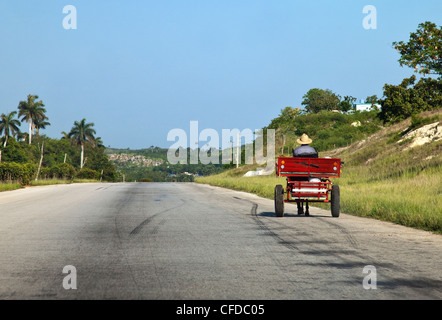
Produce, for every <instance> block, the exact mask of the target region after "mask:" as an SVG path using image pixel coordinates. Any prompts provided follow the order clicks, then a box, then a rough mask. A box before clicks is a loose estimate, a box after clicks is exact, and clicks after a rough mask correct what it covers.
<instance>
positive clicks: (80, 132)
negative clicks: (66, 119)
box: [69, 118, 96, 169]
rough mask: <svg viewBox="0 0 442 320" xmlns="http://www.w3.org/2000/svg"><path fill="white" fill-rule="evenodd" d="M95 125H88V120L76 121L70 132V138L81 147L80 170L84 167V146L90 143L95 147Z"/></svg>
mask: <svg viewBox="0 0 442 320" xmlns="http://www.w3.org/2000/svg"><path fill="white" fill-rule="evenodd" d="M94 125H95V124H94V123H92V122H91V123H86V119H84V118H83V120H81V121H80V122H78V121H75V122H74V126H73V127H72V129H71V131H70V132H69V138H70V139H73V140H74V141H75V142H76V143H77V144H78V145H80V146H81V156H80V169H82V168H83V166H84V161H83V159H84V144H85V143H86V141H89V142H90V143H91V144H92V145H95V136H94V135H95V134H96V132H95V130H94V129H93V128H92V127H93V126H94Z"/></svg>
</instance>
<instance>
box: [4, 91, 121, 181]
mask: <svg viewBox="0 0 442 320" xmlns="http://www.w3.org/2000/svg"><path fill="white" fill-rule="evenodd" d="M37 99H38V96H37V95H28V97H27V99H26V100H24V101H20V102H19V105H18V111H12V112H9V113H6V114H5V113H3V114H2V115H1V117H0V135H2V136H1V146H0V181H9V182H12V181H17V182H20V183H21V184H23V185H27V184H29V183H30V181H31V180H33V179H35V180H38V179H54V178H55V179H66V180H72V179H74V178H81V179H97V180H98V179H99V180H105V181H117V180H118V178H119V176H118V172H117V170H116V168H115V166H114V165H113V164H112V163H111V162H110V161H109V160H108V157H107V156H106V154H105V148H104V146H103V143H102V141H101V138H100V137H96V132H95V130H94V128H93V127H94V123H88V122H87V121H86V119H82V120H81V121H75V122H74V125H73V127H72V129H71V130H70V131H69V133H66V132H62V133H61V138H60V139H52V138H49V137H47V136H45V135H41V134H40V130H42V129H45V128H46V127H47V126H49V125H50V123H49V122H48V120H49V119H48V117H47V116H46V109H45V108H44V104H43V102H42V101H41V100H40V101H37ZM16 117H17V118H16ZM21 122H26V123H27V125H28V130H29V131H28V132H22V131H21V130H20V126H21Z"/></svg>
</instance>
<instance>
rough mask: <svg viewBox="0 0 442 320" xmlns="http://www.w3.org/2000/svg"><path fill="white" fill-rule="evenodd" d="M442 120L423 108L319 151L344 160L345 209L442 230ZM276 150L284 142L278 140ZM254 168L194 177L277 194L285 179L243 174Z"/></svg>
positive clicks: (438, 114)
mask: <svg viewBox="0 0 442 320" xmlns="http://www.w3.org/2000/svg"><path fill="white" fill-rule="evenodd" d="M441 118H442V109H438V110H434V111H431V112H424V113H421V114H420V115H418V116H413V117H412V118H408V119H406V120H404V121H402V122H399V123H397V124H394V125H390V126H385V127H379V129H378V130H377V131H376V132H375V133H373V134H371V135H368V136H366V137H365V138H363V139H361V140H358V141H354V142H353V143H349V144H348V145H345V146H342V147H340V148H336V149H331V150H328V151H322V152H320V157H324V156H332V157H339V158H341V159H342V160H343V161H344V162H345V165H344V168H343V174H342V176H341V178H339V179H335V181H334V183H336V184H339V185H340V187H341V210H342V211H343V212H345V213H349V214H354V215H359V216H367V217H372V218H376V219H381V220H386V221H391V222H395V223H399V224H403V225H407V226H411V227H416V228H421V229H425V230H430V231H434V232H438V233H442V209H441V208H442V196H441V192H442V126H441ZM286 146H287V145H286ZM278 148H279V149H282V145H281V144H277V150H278ZM255 167H256V166H255ZM255 167H253V166H249V167H243V168H240V169H234V170H230V171H228V172H225V173H222V174H220V175H217V176H212V177H205V178H198V179H197V180H196V181H197V182H200V183H209V184H213V185H218V186H223V187H228V188H233V189H238V190H244V191H248V192H253V193H256V194H259V195H261V196H264V197H268V198H273V189H274V186H275V185H276V184H277V183H281V182H282V183H284V181H285V180H284V179H282V178H278V177H276V176H275V175H272V176H257V177H249V178H247V177H243V174H244V173H245V172H246V171H247V170H252V169H254V168H255ZM326 207H327V208H328V206H326Z"/></svg>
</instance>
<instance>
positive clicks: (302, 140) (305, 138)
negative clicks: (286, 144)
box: [296, 133, 313, 144]
mask: <svg viewBox="0 0 442 320" xmlns="http://www.w3.org/2000/svg"><path fill="white" fill-rule="evenodd" d="M296 142H297V143H298V144H310V143H312V142H313V141H312V139H310V138H309V137H308V135H306V134H305V133H304V134H303V135H302V136H301V138H300V139H298V140H296Z"/></svg>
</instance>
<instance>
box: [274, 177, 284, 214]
mask: <svg viewBox="0 0 442 320" xmlns="http://www.w3.org/2000/svg"><path fill="white" fill-rule="evenodd" d="M275 213H276V216H277V217H283V216H284V188H283V187H282V185H280V184H278V185H277V186H276V187H275Z"/></svg>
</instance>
